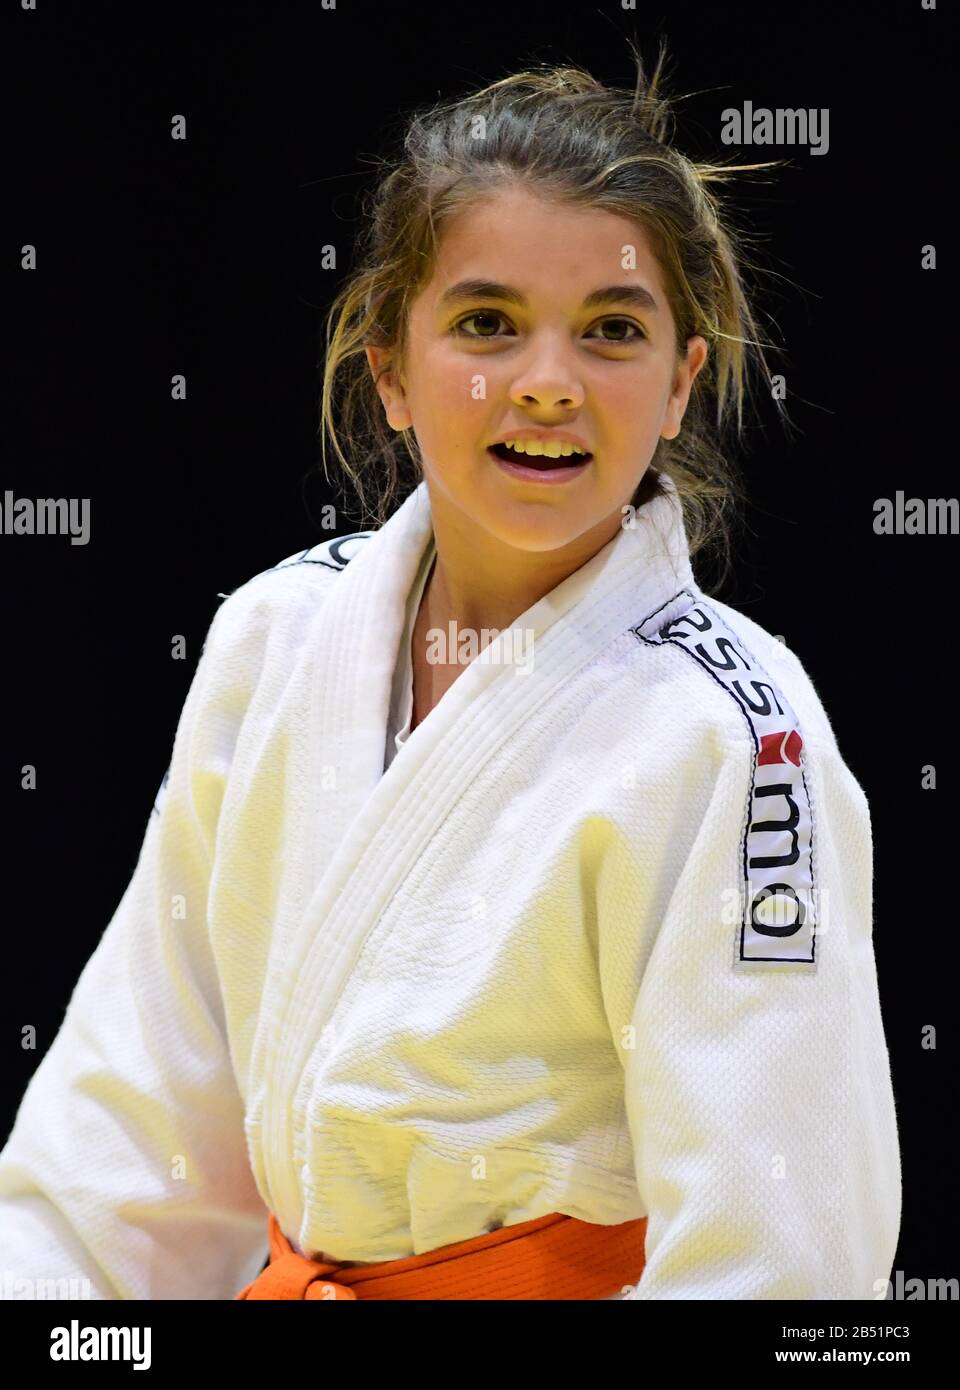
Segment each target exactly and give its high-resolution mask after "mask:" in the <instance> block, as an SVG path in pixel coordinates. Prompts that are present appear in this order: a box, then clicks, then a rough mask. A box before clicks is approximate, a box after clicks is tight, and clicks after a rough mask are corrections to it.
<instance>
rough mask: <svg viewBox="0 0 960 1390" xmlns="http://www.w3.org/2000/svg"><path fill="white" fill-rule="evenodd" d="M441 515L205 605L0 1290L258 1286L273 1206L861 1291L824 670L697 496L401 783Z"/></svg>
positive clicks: (850, 802)
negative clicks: (710, 560) (493, 1231)
mask: <svg viewBox="0 0 960 1390" xmlns="http://www.w3.org/2000/svg"><path fill="white" fill-rule="evenodd" d="M431 534H432V533H431V525H430V510H429V497H428V494H427V489H426V484H425V483H421V484H420V486H419V487H418V488H417V490H416V491H415V492H414V493H413V494H412V495H411V496H410V497H409V498H408V499H407V501H406V502H405V503H404V504H403V506H402V507H400V508H399V509H398V511H397V512H395V513H394V515H393V516H392V517H391V518H390V520H389V521H388V523H387V524H386V525H385V526H384V527H382V528H381V529H380V530H378V531H376V532H368V533H364V534H362V535H358V536H354V537H351V538H341V539H339V540H333V541H330V542H327V543H325V544H323V545H319V546H316V547H315V548H314V549H312V550H310V551H308V552H306V553H304V554H302V555H300V556H292V557H290V559H289V560H286V561H284V562H282V563H281V564H280V565H278V566H277V567H276V568H273V569H270V570H267V571H265V572H263V573H261V574H259V575H256V576H255V577H254V578H253V579H251V580H250V581H249V582H247V583H246V584H244V585H243V586H242V587H240V588H239V589H237V590H236V591H235V592H233V593H232V594H231V595H230V596H229V597H227V598H226V599H225V601H224V602H223V603H222V605H221V606H220V608H219V610H218V611H217V613H216V615H215V617H214V619H213V622H212V624H211V627H210V629H209V632H208V634H207V639H206V642H205V645H204V649H203V652H202V655H201V658H200V661H199V665H198V668H197V671H196V674H195V677H194V680H193V683H192V685H191V687H190V691H189V694H188V696H187V699H186V702H185V704H184V707H183V712H182V715H181V718H180V722H179V726H178V729H177V733H176V739H175V742H174V747H173V754H172V761H171V766H170V769H169V775H168V777H167V778H165V781H164V785H163V787H162V789H161V792H160V795H159V797H158V800H157V805H156V808H155V809H154V811H153V812H152V813H151V815H150V817H149V820H148V823H147V827H146V834H145V839H144V842H143V847H142V850H141V854H140V858H139V861H138V863H137V867H136V870H135V872H134V875H133V877H132V879H131V882H130V884H129V886H128V888H127V890H126V892H125V894H124V896H123V898H122V900H121V902H120V904H119V906H118V908H117V911H116V913H115V915H114V917H113V919H112V921H111V922H110V924H109V926H108V927H107V930H106V931H105V933H104V935H103V937H102V939H101V941H100V943H99V945H98V946H97V948H96V950H95V952H94V953H93V955H92V957H91V959H90V961H89V962H88V964H87V966H86V967H85V969H84V971H83V974H82V976H81V978H80V980H79V982H78V984H77V986H76V989H75V991H74V994H73V996H72V998H71V1001H70V1004H69V1008H68V1010H67V1013H66V1017H65V1019H64V1021H63V1025H62V1027H61V1029H60V1031H59V1033H58V1034H57V1036H56V1038H55V1040H54V1041H53V1043H52V1045H51V1046H50V1048H49V1050H48V1051H47V1053H46V1055H45V1056H44V1058H43V1060H42V1062H41V1064H40V1065H39V1067H38V1068H37V1071H36V1073H35V1074H34V1076H33V1078H32V1080H31V1082H30V1085H29V1087H28V1089H27V1091H26V1094H25V1096H24V1098H23V1101H22V1104H21V1106H20V1109H19V1112H18V1115H17V1119H16V1124H15V1126H14V1129H13V1132H12V1134H11V1136H10V1138H9V1140H8V1142H7V1144H6V1146H5V1147H4V1149H3V1151H2V1153H0V1281H2V1279H3V1276H4V1272H5V1271H6V1272H8V1273H12V1275H13V1276H14V1277H23V1278H25V1279H28V1280H35V1281H39V1280H48V1279H55V1278H69V1277H71V1276H73V1277H77V1276H85V1277H86V1278H88V1279H89V1281H90V1286H91V1293H92V1296H93V1297H99V1298H114V1299H170V1298H178V1297H181V1298H192V1299H227V1298H232V1297H233V1296H234V1295H235V1294H236V1293H237V1292H238V1291H239V1290H240V1288H241V1287H242V1286H243V1285H244V1284H246V1283H247V1282H248V1281H249V1280H251V1279H252V1278H254V1277H255V1275H256V1274H257V1272H258V1271H259V1269H260V1267H261V1265H262V1264H263V1262H264V1259H265V1256H266V1210H265V1209H266V1208H267V1207H269V1208H270V1209H272V1211H273V1212H274V1213H275V1214H276V1216H277V1219H278V1221H279V1223H280V1226H281V1228H282V1230H283V1231H284V1232H285V1233H286V1234H287V1236H288V1237H289V1238H290V1239H291V1241H293V1243H294V1244H295V1246H297V1247H298V1248H299V1249H300V1250H302V1251H303V1252H304V1253H306V1254H307V1255H308V1256H315V1257H325V1258H330V1259H334V1260H354V1261H376V1260H386V1259H393V1258H397V1257H401V1256H405V1255H410V1254H418V1253H421V1252H423V1251H427V1250H431V1249H433V1248H435V1247H437V1246H440V1245H446V1244H449V1243H450V1242H453V1241H459V1240H463V1239H466V1238H467V1237H470V1236H475V1235H478V1234H480V1233H482V1232H483V1231H485V1230H487V1229H489V1228H491V1227H492V1226H494V1225H496V1224H498V1223H503V1224H504V1225H511V1224H514V1223H518V1222H522V1221H527V1220H530V1219H532V1218H534V1217H538V1216H543V1215H546V1214H547V1213H550V1212H562V1213H567V1214H569V1215H571V1216H576V1217H579V1218H581V1219H583V1220H585V1221H591V1222H598V1223H601V1224H606V1223H615V1222H622V1221H627V1220H631V1219H633V1218H636V1217H640V1216H644V1215H647V1216H648V1218H649V1224H648V1229H647V1240H646V1260H647V1263H646V1268H645V1271H644V1273H643V1277H642V1279H641V1280H640V1282H639V1285H638V1287H637V1289H636V1290H635V1293H634V1295H632V1296H635V1297H636V1298H639V1299H641V1300H644V1299H668V1298H669V1299H710V1298H726V1299H872V1298H874V1297H875V1296H876V1292H877V1289H876V1283H875V1281H878V1280H883V1279H886V1278H887V1276H888V1275H889V1273H890V1268H891V1264H892V1261H893V1258H894V1254H895V1249H896V1245H897V1237H898V1230H899V1224H900V1201H901V1186H900V1153H899V1146H898V1133H897V1120H896V1111H895V1106H894V1096H893V1091H892V1085H891V1076H890V1067H889V1059H888V1052H887V1046H886V1042H885V1037H884V1031H883V1026H882V1021H881V1013H880V1005H879V998H878V990H877V978H876V968H875V961H874V953H873V946H872V939H871V929H872V843H871V825H870V813H869V809H868V804H867V801H866V798H865V796H864V793H863V791H862V790H861V788H860V786H859V785H858V783H857V781H856V780H855V778H854V777H853V775H852V774H851V772H850V771H849V769H848V768H847V767H846V765H845V763H844V761H843V759H842V757H841V755H840V753H839V751H838V749H837V744H836V740H835V737H834V734H833V731H832V728H831V725H830V722H829V719H828V717H827V715H826V713H825V712H824V709H823V707H822V704H821V702H820V700H819V698H818V696H817V693H816V691H815V689H814V687H813V685H812V683H811V681H810V679H809V678H808V676H807V675H806V673H805V671H804V669H803V667H802V665H801V663H800V662H799V660H798V659H797V657H796V656H794V655H793V654H792V653H791V652H790V651H789V650H788V649H787V648H786V647H784V646H783V645H782V644H781V643H780V642H778V641H777V640H776V639H775V638H773V637H771V636H770V635H769V634H768V633H767V632H765V631H764V630H763V629H762V628H761V627H759V626H758V625H757V624H756V623H755V622H753V621H751V620H750V619H749V618H747V617H745V616H743V615H742V614H740V613H738V612H736V611H734V610H733V609H731V608H729V607H727V606H726V605H724V604H722V603H718V602H716V601H715V600H712V599H706V598H704V596H703V594H702V593H701V592H700V590H699V589H698V588H697V585H696V583H695V582H694V578H693V574H692V572H691V568H690V561H689V553H688V546H687V540H686V536H685V533H684V528H683V524H682V519H681V514H680V510H679V507H678V505H677V503H676V500H675V494H674V493H673V490H672V489H671V490H670V496H668V497H667V498H660V499H655V500H654V501H652V502H650V503H648V504H647V505H646V506H644V507H643V508H641V510H640V511H639V512H638V514H637V525H636V527H635V528H634V529H629V528H627V529H623V530H622V531H621V532H620V533H619V534H618V535H617V536H616V537H615V538H614V539H613V540H612V541H611V542H610V543H609V544H608V545H607V546H605V547H604V548H603V550H602V551H600V552H599V553H598V554H597V555H596V556H594V557H593V559H591V560H590V561H589V562H588V563H587V564H586V565H584V566H583V567H582V568H581V569H580V570H578V571H577V572H576V573H575V574H573V575H571V576H570V577H569V578H568V579H566V580H565V581H563V582H562V583H561V584H559V585H558V586H557V587H556V588H555V589H554V590H552V591H551V592H550V593H549V594H548V595H546V596H545V597H544V598H543V599H541V600H540V601H539V602H537V603H536V604H534V605H533V607H531V608H530V609H528V610H527V612H526V613H525V614H523V615H521V616H520V617H519V618H518V619H517V621H516V623H515V624H514V625H513V628H511V629H508V630H507V632H505V633H504V634H502V635H501V637H500V638H499V639H498V640H497V642H495V643H492V644H491V645H490V646H489V647H488V648H487V649H486V651H485V652H484V653H483V657H482V658H478V659H477V660H474V661H473V662H472V663H471V664H470V665H469V666H467V668H466V669H465V671H464V672H463V673H462V674H461V675H460V677H459V678H458V680H457V681H456V682H455V683H454V684H453V685H452V686H451V687H450V689H449V690H448V691H447V692H446V693H445V694H444V696H443V698H442V699H441V701H440V702H439V704H438V705H437V706H436V708H435V709H434V710H433V711H431V713H430V714H429V716H428V717H427V718H426V719H425V720H424V721H423V723H422V724H420V725H419V726H418V727H417V728H416V729H415V730H414V731H413V733H412V734H411V735H410V736H409V737H408V738H407V739H406V741H405V742H403V743H402V745H401V746H400V747H399V748H398V749H397V751H396V755H395V757H394V758H393V760H392V762H390V765H389V767H388V768H387V770H386V772H384V744H385V735H386V730H387V723H388V714H389V711H390V707H391V698H392V692H393V682H394V673H395V666H396V662H397V655H398V645H399V644H400V640H401V634H402V633H404V632H405V631H407V632H408V631H409V628H407V629H405V627H404V623H405V618H406V617H407V611H406V609H407V599H408V595H409V594H410V592H411V588H412V586H413V582H414V579H415V577H416V575H417V574H418V570H419V566H420V562H421V560H422V559H423V557H424V555H425V550H426V547H427V545H428V544H429V543H430V541H431ZM521 635H522V638H523V643H524V645H523V647H522V648H521V647H520V646H519V645H518V642H517V639H518V637H520V636H521ZM8 1296H9V1295H8ZM15 1296H18V1295H15ZM19 1296H22V1295H19Z"/></svg>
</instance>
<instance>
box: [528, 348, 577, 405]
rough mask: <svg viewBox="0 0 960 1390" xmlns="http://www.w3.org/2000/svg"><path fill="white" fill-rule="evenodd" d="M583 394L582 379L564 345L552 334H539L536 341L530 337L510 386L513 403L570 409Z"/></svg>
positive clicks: (569, 352) (569, 351) (568, 350)
mask: <svg viewBox="0 0 960 1390" xmlns="http://www.w3.org/2000/svg"><path fill="white" fill-rule="evenodd" d="M583 397H584V389H583V383H582V382H581V380H580V375H579V373H578V372H577V370H576V366H575V363H574V361H573V358H572V354H571V350H570V349H569V348H566V349H565V348H564V347H563V346H562V345H561V344H560V343H559V341H558V338H557V336H555V335H554V336H549V337H544V338H541V339H540V341H539V342H538V343H535V342H534V341H533V339H531V344H530V347H529V349H528V351H527V352H525V353H524V356H523V361H522V363H521V365H520V367H519V369H518V370H517V373H516V375H515V376H514V378H513V382H512V383H511V386H510V399H511V401H512V402H513V403H514V405H519V406H526V407H527V408H528V409H529V407H530V406H540V407H541V408H542V409H547V410H549V409H551V408H554V407H557V406H564V407H566V408H568V409H573V408H576V407H578V406H581V405H582V404H583Z"/></svg>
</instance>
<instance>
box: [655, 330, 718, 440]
mask: <svg viewBox="0 0 960 1390" xmlns="http://www.w3.org/2000/svg"><path fill="white" fill-rule="evenodd" d="M706 360H707V343H706V339H705V338H701V337H700V336H699V334H697V335H695V336H694V337H692V338H688V339H687V352H686V356H685V357H682V358H681V359H680V361H679V363H678V365H677V372H676V376H675V377H674V383H673V389H672V391H671V392H670V396H669V399H668V400H667V405H666V409H665V410H664V414H663V428H662V429H661V431H660V435H661V438H663V439H676V437H677V435H678V434H679V433H680V426H681V425H682V423H683V417H684V413H685V412H686V409H687V402H688V401H689V399H690V390H691V387H692V386H693V381H694V377H695V376H696V375H697V372H699V370H700V368H701V367H702V366H703V364H704V362H706Z"/></svg>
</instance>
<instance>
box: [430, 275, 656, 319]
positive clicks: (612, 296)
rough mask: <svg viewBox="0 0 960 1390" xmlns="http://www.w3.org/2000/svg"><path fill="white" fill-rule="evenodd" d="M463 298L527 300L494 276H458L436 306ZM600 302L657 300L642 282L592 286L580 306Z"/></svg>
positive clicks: (649, 307) (639, 304)
mask: <svg viewBox="0 0 960 1390" xmlns="http://www.w3.org/2000/svg"><path fill="white" fill-rule="evenodd" d="M465 299H499V300H500V301H501V302H502V303H506V304H516V305H518V307H519V308H521V309H525V308H526V307H527V300H526V298H525V296H524V295H522V294H521V293H520V291H519V290H515V289H512V288H511V286H510V285H500V284H498V283H497V282H496V280H460V281H458V282H457V284H455V285H451V286H450V288H449V289H446V290H444V292H443V294H442V295H441V296H440V298H439V299H438V301H437V306H438V307H446V306H448V305H450V304H458V303H461V302H462V301H463V300H465ZM601 304H632V305H633V307H634V308H635V309H643V310H646V311H648V312H650V313H656V312H657V309H658V305H657V301H656V300H655V299H654V297H653V295H652V294H651V293H650V291H649V290H647V289H644V287H643V286H642V285H604V286H603V287H602V288H601V289H599V290H591V291H590V293H589V294H588V295H587V297H586V299H584V301H583V305H582V308H584V309H596V308H599V306H600V305H601Z"/></svg>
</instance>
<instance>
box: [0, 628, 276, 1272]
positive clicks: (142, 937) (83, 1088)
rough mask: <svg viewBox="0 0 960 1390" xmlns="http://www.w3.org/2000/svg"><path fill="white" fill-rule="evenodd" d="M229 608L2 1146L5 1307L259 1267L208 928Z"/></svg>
mask: <svg viewBox="0 0 960 1390" xmlns="http://www.w3.org/2000/svg"><path fill="white" fill-rule="evenodd" d="M230 607H231V605H230V604H229V602H228V603H227V604H224V605H221V607H220V609H219V610H218V612H217V614H216V615H215V617H214V620H213V623H212V624H211V626H210V629H209V631H208V633H207V638H206V641H205V644H204V648H203V651H202V654H201V657H200V661H199V663H198V667H197V671H196V673H195V675H194V678H193V681H192V684H191V686H190V690H189V693H188V695H187V698H186V701H185V703H184V706H183V710H182V713H181V716H180V720H179V724H178V727H177V731H176V737H175V740H174V747H173V754H172V759H171V765H170V769H169V774H168V779H165V785H164V786H163V787H162V789H161V791H160V794H159V796H158V799H157V804H156V807H155V808H154V809H153V810H151V813H150V817H149V820H148V823H147V827H146V832H145V836H144V839H143V843H142V847H141V850H140V854H139V858H138V861H137V865H136V868H135V871H134V873H133V876H132V878H131V880H130V882H129V884H128V886H127V889H126V891H125V893H124V895H123V897H122V899H121V901H120V904H119V906H118V908H117V910H116V913H115V914H114V916H113V918H112V920H111V921H110V923H109V925H108V926H107V928H106V930H105V932H104V933H103V935H102V937H101V939H100V941H99V944H98V945H97V947H96V949H95V950H94V952H93V954H92V956H91V957H90V959H89V961H88V962H87V964H86V966H85V967H84V970H83V972H82V974H81V976H80V978H79V981H78V983H77V985H76V987H75V989H74V991H73V994H72V997H71V999H70V1002H69V1005H68V1007H67V1010H66V1014H65V1017H64V1019H63V1023H62V1025H61V1027H60V1030H59V1032H58V1033H57V1035H56V1037H55V1038H54V1040H53V1042H52V1043H51V1045H50V1046H49V1048H48V1049H47V1052H46V1054H45V1055H44V1057H43V1059H42V1061H41V1062H40V1065H39V1066H38V1067H37V1069H36V1071H35V1072H34V1074H33V1076H32V1078H31V1080H30V1083H29V1085H28V1087H27V1089H26V1092H25V1094H24V1096H23V1099H22V1101H21V1103H20V1107H19V1110H18V1112H17V1115H16V1120H15V1123H14V1126H13V1129H12V1131H11V1133H10V1136H9V1138H8V1140H7V1143H6V1145H5V1147H4V1148H3V1150H2V1151H0V1297H8V1298H9V1297H13V1298H37V1297H90V1298H100V1299H177V1298H182V1299H229V1298H232V1297H233V1296H234V1295H235V1294H236V1293H238V1292H239V1291H240V1289H241V1288H242V1287H243V1285H244V1284H246V1283H248V1282H249V1281H250V1279H252V1278H254V1277H255V1276H256V1274H257V1273H258V1271H259V1270H260V1268H261V1266H262V1265H263V1263H264V1261H265V1259H266V1254H267V1224H266V1223H267V1213H266V1210H265V1208H264V1205H263V1202H262V1201H261V1199H260V1196H259V1194H258V1192H257V1189H256V1186H255V1184H254V1180H253V1176H252V1174H251V1171H250V1165H249V1162H248V1155H247V1149H246V1138H245V1133H244V1126H243V1114H244V1111H243V1104H242V1101H241V1097H240V1095H239V1093H238V1089H237V1084H236V1080H235V1076H234V1071H233V1067H232V1065H231V1058H230V1052H229V1048H228V1045H227V1040H226V1030H225V1021H224V1010H223V1003H222V998H221V993H220V982H219V979H218V974H217V968H216V963H215V960H214V957H213V954H212V951H211V947H210V941H209V936H208V931H207V922H206V902H207V889H208V882H209V875H210V868H211V857H212V854H213V845H214V837H215V833H216V824H217V819H218V816H219V808H220V802H221V799H222V796H223V788H224V783H225V779H226V773H227V770H228V768H229V763H230V758H231V756H232V749H233V743H234V741H235V738H236V728H237V722H238V717H237V703H238V702H237V701H236V699H234V700H233V701H232V702H231V700H230V698H229V695H228V697H227V698H226V699H224V698H223V695H224V692H225V691H229V690H230V688H231V684H232V685H233V687H234V690H233V693H234V695H235V694H236V685H237V681H236V677H235V673H236V656H237V653H236V651H235V650H231V652H230V656H229V661H228V662H227V669H226V670H225V669H224V661H223V658H222V656H221V652H220V649H219V644H218V640H217V637H218V630H219V629H220V628H221V625H222V624H223V622H224V620H226V621H227V622H228V623H229V622H231V621H232V618H231V616H230V615H229V614H228V613H227V611H226V610H227V609H228V608H230ZM211 684H213V685H215V686H217V688H218V691H219V694H218V695H217V697H216V698H214V696H212V695H211V694H210V693H209V689H210V686H211ZM19 1280H22V1281H26V1282H25V1283H18V1282H17V1281H19ZM76 1280H80V1281H83V1280H87V1281H89V1282H88V1284H87V1285H86V1286H84V1285H83V1284H82V1283H80V1284H74V1285H71V1283H70V1281H76ZM51 1281H53V1282H51ZM59 1281H63V1282H62V1283H61V1282H59Z"/></svg>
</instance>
